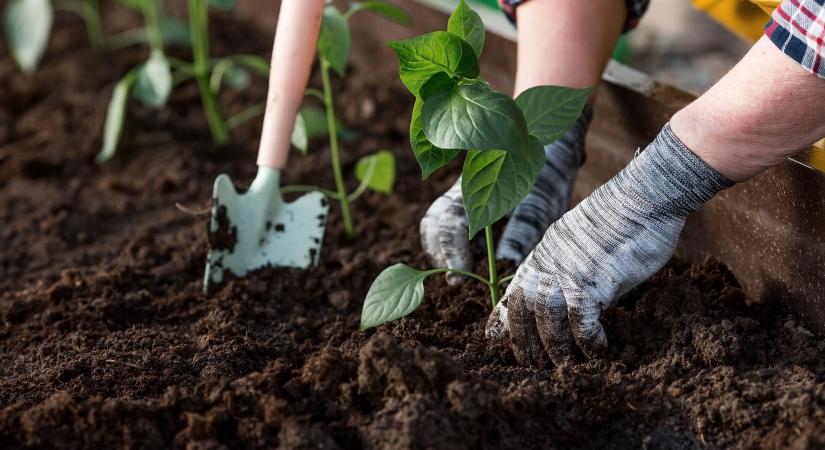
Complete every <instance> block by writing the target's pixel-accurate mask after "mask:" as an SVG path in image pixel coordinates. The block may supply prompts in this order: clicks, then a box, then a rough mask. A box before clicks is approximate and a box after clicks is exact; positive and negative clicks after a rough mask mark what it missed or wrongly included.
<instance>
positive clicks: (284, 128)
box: [258, 0, 324, 170]
mask: <svg viewBox="0 0 825 450" xmlns="http://www.w3.org/2000/svg"><path fill="white" fill-rule="evenodd" d="M323 12H324V0H283V1H282V2H281V12H280V14H279V16H278V29H277V31H276V34H275V45H274V48H273V50H272V68H271V69H270V72H269V93H268V94H267V96H266V114H264V126H263V131H262V133H261V145H260V147H259V148H258V165H259V166H264V167H271V168H273V169H279V170H280V169H283V168H284V166H286V160H287V156H288V155H289V144H290V138H291V136H292V128H293V127H294V126H295V115H296V114H297V113H298V110H299V109H300V107H301V101H302V100H303V98H304V90H305V89H306V85H307V82H308V81H309V72H310V70H311V68H312V61H313V58H314V56H315V44H316V42H317V41H318V31H319V30H320V28H321V18H322V16H323Z"/></svg>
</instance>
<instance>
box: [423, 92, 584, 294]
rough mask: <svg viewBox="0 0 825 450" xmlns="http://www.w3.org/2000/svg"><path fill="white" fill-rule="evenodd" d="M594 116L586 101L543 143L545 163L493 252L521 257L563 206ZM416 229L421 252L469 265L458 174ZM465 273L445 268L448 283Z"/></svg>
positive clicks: (444, 262) (452, 264)
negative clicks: (563, 131) (559, 134)
mask: <svg viewBox="0 0 825 450" xmlns="http://www.w3.org/2000/svg"><path fill="white" fill-rule="evenodd" d="M592 116H593V110H592V108H591V107H590V105H589V104H587V105H586V106H585V109H584V111H583V112H582V115H581V116H580V117H579V119H578V120H577V121H576V123H575V124H574V125H573V127H572V128H571V129H570V130H569V131H568V132H567V133H566V134H565V135H564V136H563V137H562V138H560V139H559V140H557V141H555V142H553V143H552V144H550V145H547V146H545V147H544V168H543V169H542V171H541V174H540V175H539V178H538V180H537V181H536V184H535V185H534V186H533V189H532V191H530V193H529V194H527V197H525V198H524V200H522V201H521V203H520V204H519V205H518V206H517V207H516V209H515V210H514V211H513V212H512V214H511V216H510V217H511V218H510V220H509V221H508V222H507V226H506V228H505V229H504V234H503V235H502V237H501V240H500V244H499V248H498V252H497V253H496V257H497V258H498V259H510V260H512V261H513V262H515V263H516V264H519V263H521V261H523V260H524V257H525V256H526V255H527V253H529V252H530V251H531V250H532V249H533V247H535V245H536V244H537V243H538V242H539V240H540V239H541V235H542V233H543V232H544V230H546V229H547V227H548V226H550V224H551V223H553V222H554V221H556V220H557V219H558V218H559V217H561V215H562V214H564V212H565V211H567V205H568V203H569V201H570V195H571V193H572V191H573V184H574V183H575V181H576V174H577V173H578V171H579V166H581V164H582V162H584V139H585V135H586V134H587V128H588V125H589V124H590V119H591V117H592ZM420 231H421V243H422V245H423V247H424V252H425V253H426V254H427V256H428V258H429V259H430V263H431V264H432V265H434V266H435V267H448V268H450V269H461V270H468V271H469V270H472V268H473V267H472V265H473V260H472V258H471V255H470V248H469V230H468V227H467V215H466V213H465V211H464V199H463V197H462V195H461V177H459V178H458V180H457V181H456V182H455V184H453V186H452V187H451V188H450V189H449V190H448V191H447V192H446V193H444V195H442V196H441V197H439V198H438V199H437V200H436V201H435V202H434V203H433V204H432V205H431V206H430V208H429V209H428V210H427V213H426V214H424V218H423V219H421V224H420ZM463 278H464V277H463V276H461V275H458V274H455V273H447V283H448V284H450V285H453V286H455V285H457V284H459V283H461V281H462V280H463Z"/></svg>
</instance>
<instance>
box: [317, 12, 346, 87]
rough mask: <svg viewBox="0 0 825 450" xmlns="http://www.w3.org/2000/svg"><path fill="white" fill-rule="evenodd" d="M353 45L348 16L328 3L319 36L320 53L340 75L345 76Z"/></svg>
mask: <svg viewBox="0 0 825 450" xmlns="http://www.w3.org/2000/svg"><path fill="white" fill-rule="evenodd" d="M351 47H352V37H351V36H350V31H349V24H348V23H347V18H346V17H345V16H344V15H343V14H341V12H340V11H338V9H337V8H336V7H335V6H333V5H328V6H327V7H326V8H324V19H323V22H322V23H321V34H320V35H319V36H318V55H319V56H320V57H321V59H323V60H325V61H326V62H327V64H329V65H330V67H332V69H333V70H335V71H336V72H337V73H338V75H340V76H344V72H345V71H346V69H347V62H349V54H350V49H351Z"/></svg>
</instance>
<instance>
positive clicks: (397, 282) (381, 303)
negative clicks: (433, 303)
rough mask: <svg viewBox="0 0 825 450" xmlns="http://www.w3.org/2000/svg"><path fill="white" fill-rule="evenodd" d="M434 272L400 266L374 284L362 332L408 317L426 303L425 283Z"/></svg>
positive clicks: (385, 273)
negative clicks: (424, 300) (423, 301)
mask: <svg viewBox="0 0 825 450" xmlns="http://www.w3.org/2000/svg"><path fill="white" fill-rule="evenodd" d="M432 273H433V271H421V270H416V269H413V268H412V267H410V266H407V265H405V264H396V265H394V266H391V267H388V268H386V269H384V271H383V272H381V273H380V274H379V275H378V278H376V279H375V281H373V282H372V286H370V290H369V291H368V292H367V298H366V299H365V300H364V307H363V310H362V311H361V326H360V328H361V331H364V330H366V329H368V328H372V327H377V326H379V325H381V324H384V323H387V322H391V321H393V320H395V319H399V318H401V317H404V316H406V315H408V314H410V313H411V312H413V311H415V310H416V308H418V306H419V305H420V304H421V301H422V300H423V299H424V279H426V278H427V277H428V276H429V275H431V274H432Z"/></svg>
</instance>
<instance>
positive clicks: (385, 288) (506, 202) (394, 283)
mask: <svg viewBox="0 0 825 450" xmlns="http://www.w3.org/2000/svg"><path fill="white" fill-rule="evenodd" d="M484 33H485V32H484V24H483V23H482V21H481V18H480V17H479V16H478V14H477V13H476V12H475V11H473V10H472V9H471V8H470V7H468V6H467V4H466V3H465V2H464V0H461V2H460V3H459V5H458V7H457V8H456V10H455V11H454V12H453V14H452V15H451V16H450V19H449V22H448V25H447V31H446V32H444V31H436V32H433V33H428V34H424V35H421V36H417V37H414V38H412V39H407V40H402V41H395V42H390V44H389V45H390V47H392V48H393V49H394V50H395V52H396V53H397V55H398V59H399V62H400V75H401V81H402V82H403V83H404V85H405V86H406V87H407V89H409V91H410V92H411V93H412V94H413V95H414V96H415V106H414V107H413V111H412V117H411V120H410V144H411V146H412V150H413V153H414V154H415V157H416V159H417V160H418V163H419V165H420V166H421V172H422V177H423V178H425V179H426V178H427V177H428V176H429V175H430V174H432V173H433V172H435V171H436V170H438V169H439V168H441V167H443V166H444V165H445V164H447V163H448V162H450V161H451V160H452V159H453V158H455V157H456V156H458V154H459V153H461V152H462V151H466V152H467V153H466V155H467V156H466V157H465V159H464V168H463V170H462V179H461V191H462V194H463V198H464V209H465V211H466V213H467V221H468V225H469V232H470V238H472V237H473V236H474V235H476V234H477V233H478V232H479V231H481V230H482V229H484V230H485V238H486V244H487V259H488V271H489V273H488V277H487V278H484V277H483V276H481V275H478V274H475V273H472V272H467V271H463V270H455V269H447V268H437V269H431V270H424V271H422V270H417V269H414V268H412V267H409V266H407V265H405V264H396V265H394V266H392V267H389V268H387V269H385V270H384V271H383V272H381V273H380V274H379V275H378V277H377V278H376V279H375V281H374V282H373V283H372V286H371V287H370V289H369V291H368V292H367V297H366V299H365V301H364V307H363V310H362V312H361V329H362V330H365V329H367V328H370V327H375V326H378V325H381V324H383V323H386V322H389V321H391V320H395V319H398V318H400V317H403V316H406V315H407V314H410V313H411V312H413V311H414V310H415V309H416V308H417V307H418V306H419V305H420V304H421V301H422V299H423V298H424V280H425V279H426V278H427V277H428V276H430V275H434V274H437V273H445V272H450V271H451V272H456V273H460V274H462V275H464V276H467V277H469V278H472V279H475V280H478V281H480V282H482V283H484V284H485V285H487V287H488V288H489V290H490V300H491V303H492V304H493V306H495V305H496V303H498V300H499V290H500V288H501V287H502V285H504V284H505V283H506V282H507V281H509V280H510V279H511V278H512V276H508V277H504V278H499V276H498V274H497V272H496V259H495V245H494V242H493V229H492V225H493V224H494V223H496V222H497V221H498V220H499V219H501V218H502V217H504V216H505V215H507V214H508V213H509V212H510V211H512V210H513V209H514V208H515V207H516V206H517V205H518V204H519V203H520V202H521V201H522V200H523V199H524V197H525V196H526V195H527V194H528V193H529V192H530V190H531V189H532V187H533V184H534V183H535V182H536V179H537V178H538V176H539V174H540V173H541V170H542V168H543V167H544V161H545V158H544V147H545V145H548V144H550V143H552V142H554V141H555V140H557V139H558V138H560V137H562V136H563V135H564V133H566V132H567V130H568V129H569V128H570V127H571V126H572V125H573V123H574V122H575V120H576V118H578V117H579V115H580V114H581V111H582V109H583V108H584V104H585V102H586V100H587V96H588V94H589V93H590V91H591V90H590V89H571V88H565V87H559V86H537V87H533V88H531V89H528V90H526V91H524V92H523V93H522V94H521V95H519V96H518V98H516V99H515V100H513V99H512V98H511V97H510V96H508V95H505V94H503V93H501V92H496V91H494V90H493V89H491V88H490V86H489V84H488V83H487V82H486V81H484V80H483V79H482V78H480V70H479V65H478V57H479V56H480V55H481V51H482V49H483V47H484V38H485V35H484Z"/></svg>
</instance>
